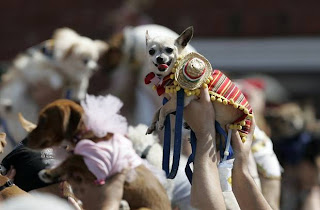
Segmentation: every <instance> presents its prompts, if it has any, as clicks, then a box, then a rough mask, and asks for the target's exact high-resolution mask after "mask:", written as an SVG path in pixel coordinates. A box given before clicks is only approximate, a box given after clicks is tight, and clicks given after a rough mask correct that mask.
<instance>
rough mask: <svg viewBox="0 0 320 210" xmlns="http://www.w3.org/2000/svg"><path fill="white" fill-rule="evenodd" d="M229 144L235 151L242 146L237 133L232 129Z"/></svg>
mask: <svg viewBox="0 0 320 210" xmlns="http://www.w3.org/2000/svg"><path fill="white" fill-rule="evenodd" d="M231 144H232V146H233V148H234V149H235V150H239V149H240V147H241V144H243V143H242V141H241V138H240V135H239V132H238V131H237V130H235V129H232V134H231Z"/></svg>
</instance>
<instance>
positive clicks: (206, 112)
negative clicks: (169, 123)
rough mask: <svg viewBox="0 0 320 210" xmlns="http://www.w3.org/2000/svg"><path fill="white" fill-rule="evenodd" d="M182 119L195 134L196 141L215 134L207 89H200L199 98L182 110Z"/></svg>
mask: <svg viewBox="0 0 320 210" xmlns="http://www.w3.org/2000/svg"><path fill="white" fill-rule="evenodd" d="M184 119H185V121H186V122H187V123H188V125H189V126H190V127H191V129H192V130H193V131H194V132H195V134H196V136H197V141H202V140H205V139H206V138H205V137H206V136H208V135H209V134H210V133H212V132H215V110H214V108H213V106H212V102H211V100H210V95H209V92H208V88H205V89H204V88H202V89H201V93H200V98H199V99H198V100H192V101H191V102H190V104H189V105H188V106H186V107H185V109H184Z"/></svg>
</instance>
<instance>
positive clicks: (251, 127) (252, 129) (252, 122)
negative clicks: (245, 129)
mask: <svg viewBox="0 0 320 210" xmlns="http://www.w3.org/2000/svg"><path fill="white" fill-rule="evenodd" d="M255 128H256V120H255V118H254V117H253V118H252V120H251V126H250V131H249V135H250V136H252V135H253V133H254V129H255Z"/></svg>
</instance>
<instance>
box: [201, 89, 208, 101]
mask: <svg viewBox="0 0 320 210" xmlns="http://www.w3.org/2000/svg"><path fill="white" fill-rule="evenodd" d="M200 101H201V102H210V95H209V91H208V88H201V89H200Z"/></svg>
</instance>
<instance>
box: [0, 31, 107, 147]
mask: <svg viewBox="0 0 320 210" xmlns="http://www.w3.org/2000/svg"><path fill="white" fill-rule="evenodd" d="M53 39H54V42H53V43H54V44H53V46H50V44H48V43H51V41H46V42H45V43H42V44H41V45H40V46H46V47H47V48H48V49H47V50H51V51H52V54H53V56H52V57H48V56H46V55H45V54H44V53H42V51H41V50H40V48H39V46H35V47H32V48H30V49H28V50H27V51H26V52H24V53H21V54H20V55H18V56H17V57H16V58H15V59H14V61H13V64H12V66H11V67H10V68H9V70H8V73H7V74H6V75H4V81H3V82H2V84H1V90H0V101H4V102H6V103H0V104H1V106H2V104H7V102H9V103H11V106H12V107H11V110H10V111H6V110H5V109H3V108H2V107H1V108H0V112H1V113H0V115H1V117H3V118H4V119H6V121H7V124H8V127H9V130H10V134H11V135H13V137H14V139H15V141H17V142H18V141H21V140H22V139H23V138H24V137H25V136H26V132H25V131H24V130H23V129H22V127H21V125H20V123H19V121H18V113H19V112H21V113H23V115H25V116H26V118H27V119H29V120H30V121H33V122H36V120H37V115H38V111H39V107H38V105H37V104H36V102H35V101H34V99H33V98H32V97H31V95H30V93H29V91H28V89H30V86H31V85H32V84H33V85H36V84H38V83H39V82H44V83H47V84H48V85H49V86H50V87H51V88H52V89H58V88H62V89H70V90H71V92H72V96H71V97H72V99H75V100H80V99H82V98H84V96H85V94H86V90H87V86H88V81H89V77H90V76H91V74H92V71H93V70H94V69H95V68H96V67H97V61H98V58H99V55H100V53H101V52H102V51H103V49H106V47H107V45H106V44H105V43H103V42H101V41H93V40H91V39H89V38H86V37H82V36H79V35H78V34H77V33H76V32H74V31H72V30H71V29H67V28H63V29H59V30H57V31H56V32H55V33H54V35H53ZM84 58H86V59H87V58H88V63H87V65H85V64H84V62H83V59H84ZM90 62H91V63H90ZM92 62H93V63H94V64H92ZM61 97H62V98H63V97H65V94H62V95H61ZM55 99H56V98H53V99H52V100H55ZM7 149H11V148H7Z"/></svg>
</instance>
